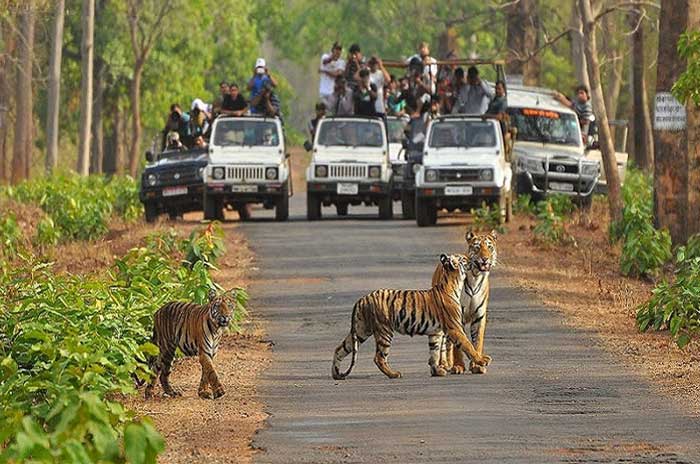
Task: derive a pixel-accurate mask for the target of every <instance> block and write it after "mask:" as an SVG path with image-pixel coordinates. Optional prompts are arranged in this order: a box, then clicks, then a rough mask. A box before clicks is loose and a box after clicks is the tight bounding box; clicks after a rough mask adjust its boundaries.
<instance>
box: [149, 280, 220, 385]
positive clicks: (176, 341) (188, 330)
mask: <svg viewBox="0 0 700 464" xmlns="http://www.w3.org/2000/svg"><path fill="white" fill-rule="evenodd" d="M230 322H231V310H230V309H229V307H228V304H227V302H226V298H225V297H224V296H223V295H222V296H217V294H216V291H215V290H214V289H211V290H209V303H207V304H206V305H198V304H195V303H185V302H171V303H167V304H165V305H164V306H163V307H161V308H160V309H159V310H158V311H156V313H155V315H154V316H153V338H152V339H151V340H152V342H153V343H154V344H155V345H156V346H158V348H159V349H160V353H159V355H158V356H157V357H153V358H152V359H151V360H150V363H149V364H150V366H151V369H152V370H153V378H152V379H151V382H150V383H149V384H148V386H147V387H146V391H145V395H146V398H150V397H151V396H152V395H153V386H154V384H155V382H156V378H157V377H159V376H160V384H161V386H162V387H163V392H164V393H165V394H166V395H168V396H179V395H180V393H179V392H176V391H175V390H174V389H173V387H172V386H171V385H170V382H169V377H170V368H171V366H172V362H173V357H174V356H175V350H176V349H177V348H180V351H182V353H183V354H184V355H185V356H195V355H198V356H199V363H200V364H201V366H202V379H201V381H200V383H199V390H198V394H199V396H200V397H202V398H211V397H212V394H211V393H210V392H209V386H210V385H211V388H212V390H213V395H214V398H219V397H221V396H223V395H224V387H223V386H222V385H221V382H220V381H219V376H218V375H217V374H216V370H215V369H214V364H213V360H214V356H216V352H217V351H218V349H219V341H220V340H221V334H222V332H223V329H225V328H226V327H228V325H229V323H230Z"/></svg>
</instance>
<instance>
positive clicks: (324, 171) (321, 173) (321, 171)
mask: <svg viewBox="0 0 700 464" xmlns="http://www.w3.org/2000/svg"><path fill="white" fill-rule="evenodd" d="M314 173H315V174H316V177H328V166H326V165H325V164H319V165H317V166H316V169H314Z"/></svg>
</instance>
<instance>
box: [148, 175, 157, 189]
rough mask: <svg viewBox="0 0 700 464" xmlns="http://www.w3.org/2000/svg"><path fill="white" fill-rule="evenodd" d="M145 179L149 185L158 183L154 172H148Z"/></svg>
mask: <svg viewBox="0 0 700 464" xmlns="http://www.w3.org/2000/svg"><path fill="white" fill-rule="evenodd" d="M147 180H148V185H150V186H151V187H153V186H154V185H156V184H157V183H158V178H157V177H156V175H155V174H149V175H148V177H147Z"/></svg>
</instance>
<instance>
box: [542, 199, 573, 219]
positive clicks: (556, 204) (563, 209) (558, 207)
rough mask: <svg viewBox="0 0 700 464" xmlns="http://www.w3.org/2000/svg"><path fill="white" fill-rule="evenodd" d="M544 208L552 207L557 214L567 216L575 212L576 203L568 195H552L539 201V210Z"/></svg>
mask: <svg viewBox="0 0 700 464" xmlns="http://www.w3.org/2000/svg"><path fill="white" fill-rule="evenodd" d="M544 208H551V209H552V212H553V213H554V214H555V215H557V216H560V217H566V216H568V215H570V214H571V213H573V212H574V210H575V209H576V205H574V203H573V201H571V197H569V196H567V195H550V196H548V197H547V199H546V200H544V201H540V202H539V203H537V209H538V211H540V212H541V211H542V210H543V209H544Z"/></svg>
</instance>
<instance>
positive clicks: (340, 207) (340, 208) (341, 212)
mask: <svg viewBox="0 0 700 464" xmlns="http://www.w3.org/2000/svg"><path fill="white" fill-rule="evenodd" d="M348 206H349V205H348V204H347V203H336V204H335V211H336V212H337V213H338V216H347V215H348Z"/></svg>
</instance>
